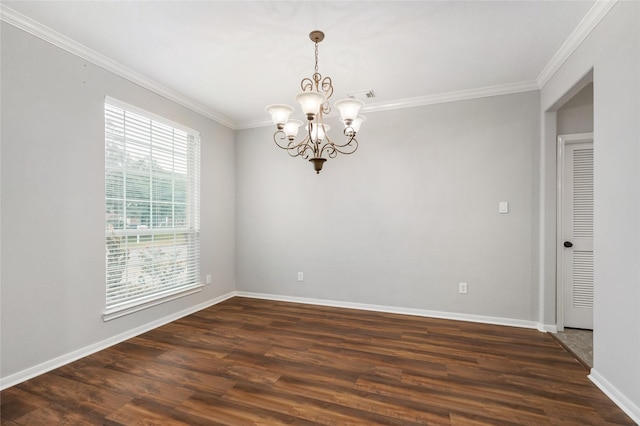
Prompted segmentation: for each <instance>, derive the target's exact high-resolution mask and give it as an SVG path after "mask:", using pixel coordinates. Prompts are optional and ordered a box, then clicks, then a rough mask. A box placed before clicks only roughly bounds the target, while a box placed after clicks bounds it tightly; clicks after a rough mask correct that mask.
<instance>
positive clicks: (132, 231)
mask: <svg viewBox="0 0 640 426" xmlns="http://www.w3.org/2000/svg"><path fill="white" fill-rule="evenodd" d="M104 117H105V248H106V266H107V268H106V271H107V273H106V310H105V312H104V315H103V318H104V320H105V321H107V320H110V319H113V318H118V317H120V316H123V315H126V314H128V313H131V312H135V311H138V310H140V309H144V308H146V307H149V306H153V305H157V304H159V303H162V302H165V301H167V300H172V299H175V298H177V297H181V296H184V295H187V294H191V293H194V292H196V291H200V289H201V288H202V284H200V279H199V277H200V240H199V239H200V199H199V196H200V135H199V133H198V132H195V131H193V130H191V129H188V128H185V127H183V126H180V125H177V124H175V123H171V122H169V121H167V120H165V119H163V118H159V117H155V116H153V115H152V114H150V113H148V112H145V111H142V110H140V109H137V108H135V107H132V106H129V105H127V104H124V103H122V102H120V101H117V100H115V99H111V98H107V99H106V101H105V108H104Z"/></svg>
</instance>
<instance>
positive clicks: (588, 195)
mask: <svg viewBox="0 0 640 426" xmlns="http://www.w3.org/2000/svg"><path fill="white" fill-rule="evenodd" d="M563 166H564V167H563V176H562V186H563V191H562V198H563V199H562V222H563V223H562V245H561V247H560V248H559V249H560V250H562V251H563V253H562V258H563V265H562V266H561V267H562V273H563V280H562V281H563V287H564V289H563V290H564V297H563V305H564V326H565V327H573V328H584V329H591V330H592V329H593V138H592V137H591V140H587V141H584V139H582V140H581V141H579V142H578V141H576V142H572V141H571V140H570V139H568V140H566V141H565V146H564V164H563Z"/></svg>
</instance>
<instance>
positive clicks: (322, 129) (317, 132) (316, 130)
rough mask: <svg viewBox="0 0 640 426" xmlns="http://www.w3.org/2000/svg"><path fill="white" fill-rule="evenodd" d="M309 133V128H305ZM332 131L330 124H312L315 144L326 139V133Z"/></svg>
mask: <svg viewBox="0 0 640 426" xmlns="http://www.w3.org/2000/svg"><path fill="white" fill-rule="evenodd" d="M305 129H306V130H307V132H308V131H309V126H305ZM329 130H331V126H329V125H328V124H320V125H318V124H314V123H311V140H312V141H313V142H320V141H322V140H323V139H324V136H325V134H326V132H328V131H329Z"/></svg>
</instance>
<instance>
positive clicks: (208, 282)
mask: <svg viewBox="0 0 640 426" xmlns="http://www.w3.org/2000/svg"><path fill="white" fill-rule="evenodd" d="M207 284H211V274H207Z"/></svg>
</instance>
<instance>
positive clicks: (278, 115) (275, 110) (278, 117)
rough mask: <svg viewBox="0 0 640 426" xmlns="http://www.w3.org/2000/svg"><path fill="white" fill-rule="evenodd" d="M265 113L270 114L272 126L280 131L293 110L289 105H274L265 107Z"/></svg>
mask: <svg viewBox="0 0 640 426" xmlns="http://www.w3.org/2000/svg"><path fill="white" fill-rule="evenodd" d="M265 111H267V112H268V113H269V114H271V119H272V120H273V124H275V125H276V126H278V129H282V127H283V126H284V124H285V123H286V122H287V120H289V116H290V115H291V114H292V113H293V111H294V109H293V108H291V107H290V106H289V105H281V104H275V105H269V106H268V107H266V108H265Z"/></svg>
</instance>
